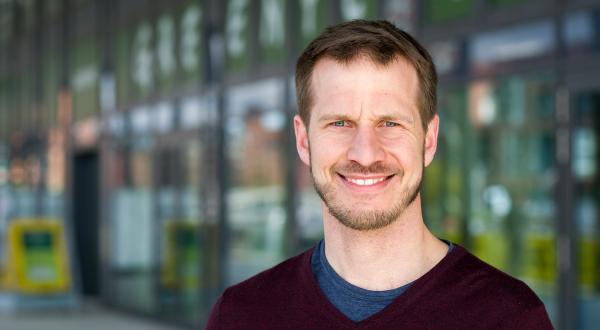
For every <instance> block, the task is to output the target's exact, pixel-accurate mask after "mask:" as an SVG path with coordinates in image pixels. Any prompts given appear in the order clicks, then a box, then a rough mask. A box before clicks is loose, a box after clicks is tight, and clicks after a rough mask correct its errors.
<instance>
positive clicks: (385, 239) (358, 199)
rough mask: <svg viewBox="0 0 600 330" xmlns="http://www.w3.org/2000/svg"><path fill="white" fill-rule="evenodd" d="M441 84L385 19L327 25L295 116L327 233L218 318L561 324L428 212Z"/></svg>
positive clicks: (308, 53) (304, 59)
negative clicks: (425, 192) (443, 234)
mask: <svg viewBox="0 0 600 330" xmlns="http://www.w3.org/2000/svg"><path fill="white" fill-rule="evenodd" d="M436 85H437V77H436V73H435V68H434V66H433V63H432V60H431V57H430V56H429V54H428V53H427V51H426V50H425V49H424V48H423V47H422V46H421V45H419V44H418V43H417V42H416V41H415V40H414V39H413V38H412V37H411V36H410V35H408V34H407V33H405V32H403V31H401V30H399V29H397V28H396V27H395V26H393V25H392V24H390V23H388V22H385V21H376V22H369V21H352V22H348V23H342V24H338V25H335V26H332V27H329V28H328V29H326V30H325V31H324V32H323V33H322V34H321V35H320V36H318V37H317V38H316V39H315V40H314V41H313V42H312V43H311V44H310V45H309V46H308V47H307V48H306V50H305V51H304V53H303V54H302V55H301V56H300V58H299V59H298V63H297V66H296V90H297V96H298V107H299V116H296V117H295V118H294V128H295V133H296V147H297V149H298V154H299V155H300V158H301V160H302V161H303V162H304V163H305V164H307V165H309V166H310V170H311V174H312V178H313V180H314V184H315V188H316V190H317V192H318V193H319V195H320V196H321V199H322V200H323V203H322V208H323V225H324V240H323V241H321V242H320V243H319V244H318V245H317V246H316V247H315V248H312V249H310V250H309V251H306V252H304V253H302V254H300V255H298V256H296V257H293V258H291V259H288V260H287V261H284V262H283V263H281V264H279V265H277V266H275V267H274V268H271V269H269V270H267V271H264V272H262V273H260V274H258V275H256V276H254V277H252V278H250V279H249V280H246V281H244V282H242V283H240V284H237V285H235V286H233V287H231V288H228V289H227V290H226V291H225V292H224V293H223V295H222V296H221V297H220V299H219V301H218V302H217V303H216V304H215V306H214V307H213V310H212V312H211V316H210V319H209V322H208V325H207V328H208V329H235V328H238V329H239V328H248V329H281V328H286V329H287V328H291V329H298V328H302V329H321V328H327V329H332V328H347V329H354V328H357V329H362V328H364V329H393V328H403V329H421V328H423V329H425V328H426V329H439V328H446V329H473V328H483V329H500V328H502V329H549V328H552V326H551V324H550V321H549V319H548V316H547V314H546V311H545V309H544V305H543V304H542V302H541V301H540V300H539V299H538V297H537V296H536V295H535V294H534V293H533V292H532V291H531V290H530V289H529V288H528V287H527V286H526V285H525V284H524V283H523V282H521V281H519V280H516V279H514V278H511V277H510V276H508V275H506V274H504V273H502V272H501V271H499V270H496V269H494V268H493V267H491V266H489V265H487V264H485V263H484V262H482V261H480V260H479V259H477V258H476V257H474V256H473V255H471V254H470V253H469V252H467V251H466V250H465V249H464V248H462V247H461V246H459V245H456V244H452V243H450V242H445V241H442V240H440V239H438V238H436V237H435V236H434V235H433V234H432V233H431V232H430V231H429V230H428V229H427V227H426V226H425V224H424V222H423V216H422V210H421V198H420V194H419V187H420V184H421V180H422V177H423V171H424V168H425V167H426V166H428V165H429V164H430V163H431V161H432V160H433V157H434V154H435V151H436V146H437V135H438V129H439V117H438V115H437V114H436Z"/></svg>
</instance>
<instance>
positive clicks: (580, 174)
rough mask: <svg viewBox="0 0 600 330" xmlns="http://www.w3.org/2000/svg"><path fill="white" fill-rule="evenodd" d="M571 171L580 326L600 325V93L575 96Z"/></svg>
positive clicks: (585, 327)
mask: <svg viewBox="0 0 600 330" xmlns="http://www.w3.org/2000/svg"><path fill="white" fill-rule="evenodd" d="M573 104H574V111H573V112H574V115H575V116H574V121H575V125H574V126H575V129H574V131H573V137H572V145H573V147H572V150H573V153H572V155H573V157H572V172H573V178H574V180H575V200H574V203H573V205H574V220H575V228H576V231H575V233H576V242H577V244H576V249H577V253H576V255H577V279H576V281H577V286H578V306H579V310H578V314H577V315H578V317H577V319H578V326H579V328H581V329H592V328H594V327H595V326H596V325H597V324H598V323H599V322H600V315H598V310H600V275H599V274H600V250H599V249H600V242H599V240H600V223H599V214H600V212H599V210H598V205H600V173H599V171H598V170H599V167H600V92H597V91H596V92H588V93H581V94H578V95H575V98H574V102H573Z"/></svg>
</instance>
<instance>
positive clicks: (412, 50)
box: [296, 20, 437, 130]
mask: <svg viewBox="0 0 600 330" xmlns="http://www.w3.org/2000/svg"><path fill="white" fill-rule="evenodd" d="M359 56H367V57H368V58H369V59H370V60H372V61H373V62H374V63H376V64H381V65H387V64H389V63H390V62H391V61H393V60H396V59H398V58H399V57H401V58H404V59H406V60H408V62H409V63H411V64H412V66H413V67H414V68H415V70H416V72H417V76H418V78H419V97H418V101H417V105H418V107H419V113H420V116H421V122H422V124H423V128H424V129H425V130H427V124H429V122H430V121H431V119H432V118H433V117H434V116H435V113H436V102H437V100H436V98H437V96H436V88H437V74H436V72H435V67H434V65H433V61H432V59H431V56H430V55H429V53H428V52H427V50H425V48H424V47H423V46H421V45H420V44H419V43H418V42H417V41H416V40H415V39H414V38H413V37H412V36H410V35H409V34H408V33H406V32H404V31H402V30H400V29H398V28H397V27H396V26H394V25H393V24H392V23H390V22H388V21H366V20H354V21H349V22H344V23H340V24H336V25H332V26H330V27H328V28H327V29H325V31H323V33H321V34H320V35H319V36H318V37H317V38H316V39H315V40H313V41H312V42H311V43H310V44H309V45H308V46H307V47H306V49H305V50H304V52H303V53H302V55H300V57H299V58H298V62H297V63H296V95H297V99H298V111H299V113H300V118H302V121H303V122H304V124H305V125H306V127H308V125H309V122H310V109H311V107H312V106H313V104H312V102H313V100H312V95H311V90H310V81H311V77H312V72H313V69H314V67H315V65H316V64H317V62H318V61H319V60H320V59H321V58H325V57H327V58H331V59H333V60H335V61H338V62H342V63H349V62H351V61H352V60H354V59H356V58H357V57H359Z"/></svg>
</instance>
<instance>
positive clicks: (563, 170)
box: [554, 0, 577, 330]
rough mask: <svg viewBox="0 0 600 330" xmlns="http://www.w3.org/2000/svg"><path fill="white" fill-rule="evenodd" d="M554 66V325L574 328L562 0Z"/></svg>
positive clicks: (559, 1)
mask: <svg viewBox="0 0 600 330" xmlns="http://www.w3.org/2000/svg"><path fill="white" fill-rule="evenodd" d="M554 5H555V11H554V25H555V40H556V52H555V69H556V98H555V102H556V103H555V104H556V113H555V118H556V131H555V134H556V137H555V138H556V167H557V173H558V180H557V183H556V187H555V196H556V201H557V206H558V208H557V210H558V212H557V222H556V237H557V240H556V242H557V244H556V249H557V256H558V260H557V261H558V262H557V265H558V269H557V273H558V295H557V299H558V318H557V328H558V329H563V330H568V329H574V328H575V324H576V322H575V321H576V320H575V315H576V290H577V288H576V285H575V278H576V267H577V261H576V260H575V258H574V257H575V253H574V246H575V244H574V240H575V239H574V238H575V230H574V229H575V223H574V217H573V190H574V189H573V179H572V173H571V135H572V119H571V110H570V96H569V89H568V87H567V86H566V78H565V67H564V60H565V58H566V50H565V41H564V33H563V24H562V23H563V13H564V8H565V1H564V0H557V1H556V2H555V4H554Z"/></svg>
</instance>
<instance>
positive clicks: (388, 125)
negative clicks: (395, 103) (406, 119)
mask: <svg viewBox="0 0 600 330" xmlns="http://www.w3.org/2000/svg"><path fill="white" fill-rule="evenodd" d="M384 125H385V127H396V126H398V125H399V124H398V123H394V122H393V121H386V122H385V123H384Z"/></svg>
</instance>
